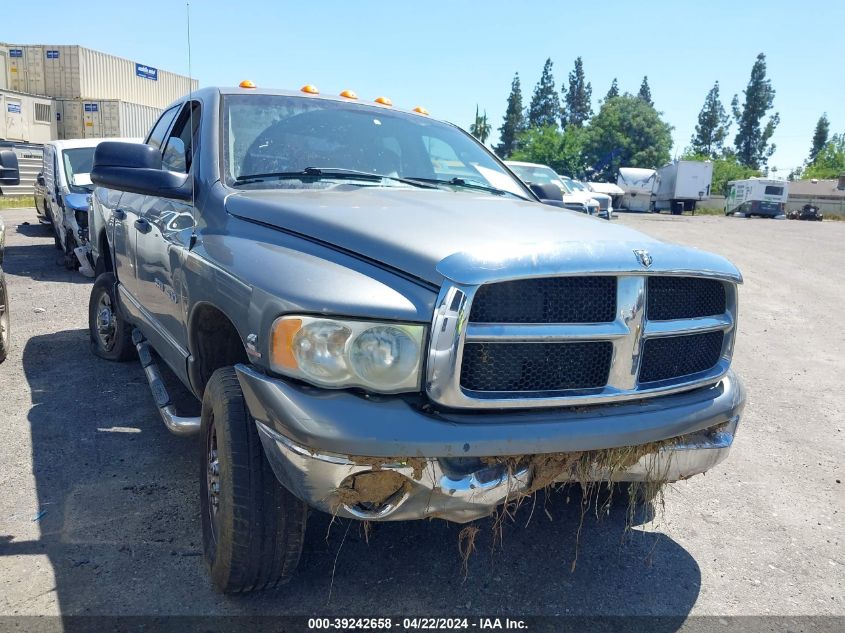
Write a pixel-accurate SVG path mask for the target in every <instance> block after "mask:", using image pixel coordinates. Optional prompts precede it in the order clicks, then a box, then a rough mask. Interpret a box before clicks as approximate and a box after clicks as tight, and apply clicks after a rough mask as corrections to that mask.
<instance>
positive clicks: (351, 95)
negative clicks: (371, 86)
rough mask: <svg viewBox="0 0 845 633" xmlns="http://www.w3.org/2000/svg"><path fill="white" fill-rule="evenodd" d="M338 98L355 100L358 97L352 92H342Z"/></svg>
mask: <svg viewBox="0 0 845 633" xmlns="http://www.w3.org/2000/svg"><path fill="white" fill-rule="evenodd" d="M340 96H341V97H343V98H344V99H357V98H358V95H357V94H355V91H354V90H344V91H343V92H341V93H340Z"/></svg>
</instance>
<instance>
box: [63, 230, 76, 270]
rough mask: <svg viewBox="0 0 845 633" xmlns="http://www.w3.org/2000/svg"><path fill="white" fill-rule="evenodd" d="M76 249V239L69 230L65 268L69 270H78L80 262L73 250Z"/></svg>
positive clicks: (66, 235) (66, 237) (66, 236)
mask: <svg viewBox="0 0 845 633" xmlns="http://www.w3.org/2000/svg"><path fill="white" fill-rule="evenodd" d="M74 248H76V239H75V238H74V237H73V232H72V231H71V230H70V229H68V230H67V232H66V233H65V268H67V269H68V270H78V269H79V260H78V259H77V257H76V253H74V252H73V249H74Z"/></svg>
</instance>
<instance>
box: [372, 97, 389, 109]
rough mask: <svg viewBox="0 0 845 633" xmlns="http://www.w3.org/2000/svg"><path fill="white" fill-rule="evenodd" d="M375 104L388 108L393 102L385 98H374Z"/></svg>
mask: <svg viewBox="0 0 845 633" xmlns="http://www.w3.org/2000/svg"><path fill="white" fill-rule="evenodd" d="M375 102H376V103H380V104H381V105H383V106H388V107H390V106H392V105H393V102H392V101H391V100H390V99H389V98H387V97H376V98H375Z"/></svg>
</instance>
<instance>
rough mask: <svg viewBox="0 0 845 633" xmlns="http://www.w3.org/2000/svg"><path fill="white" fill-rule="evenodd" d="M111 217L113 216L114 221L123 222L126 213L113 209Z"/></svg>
mask: <svg viewBox="0 0 845 633" xmlns="http://www.w3.org/2000/svg"><path fill="white" fill-rule="evenodd" d="M112 215H113V216H114V219H115V220H125V219H126V211H124V210H123V209H115V210H114V211H113V212H112Z"/></svg>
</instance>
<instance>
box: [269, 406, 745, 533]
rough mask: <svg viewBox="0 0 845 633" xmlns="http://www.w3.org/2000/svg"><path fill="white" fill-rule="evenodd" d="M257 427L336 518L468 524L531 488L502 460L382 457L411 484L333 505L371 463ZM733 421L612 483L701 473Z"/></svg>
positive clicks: (284, 477)
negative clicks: (368, 499)
mask: <svg viewBox="0 0 845 633" xmlns="http://www.w3.org/2000/svg"><path fill="white" fill-rule="evenodd" d="M256 424H257V426H258V431H259V435H260V437H261V442H262V444H263V446H264V452H265V454H266V455H267V457H268V459H269V460H270V464H271V465H272V467H273V471H274V472H275V474H276V477H277V478H278V479H279V481H280V482H281V483H282V485H284V486H285V487H286V488H287V489H288V490H290V491H291V492H292V493H293V494H295V495H296V496H297V497H299V498H300V499H302V500H303V501H304V502H306V503H307V504H308V505H310V506H312V507H314V508H317V509H320V510H323V511H325V512H329V513H332V514H337V515H338V516H344V517H348V518H356V519H366V520H377V521H399V520H409V519H424V518H435V517H436V518H441V519H447V520H449V521H456V522H458V523H466V522H468V521H472V520H474V519H478V518H481V517H484V516H487V515H489V514H490V513H491V512H493V511H494V510H495V508H496V507H497V506H498V505H500V504H502V503H504V502H505V501H506V500H508V499H514V498H516V496H518V495H519V493H520V492H523V491H525V490H527V489H528V488H529V487H530V485H531V481H530V475H529V473H528V471H527V470H522V471H519V472H515V473H511V474H508V472H507V470H506V468H505V467H504V466H502V465H495V466H481V467H477V468H476V469H474V470H473V469H466V468H461V467H460V464H458V465H457V466H456V463H455V460H452V459H448V458H444V459H440V458H426V459H424V460H418V461H422V465H420V464H419V463H417V464H410V463H407V462H399V463H390V460H385V463H384V464H380V465H379V469H380V470H391V471H395V472H397V473H399V474H401V475H403V476H404V477H406V478H407V480H408V482H410V484H409V485H408V486H406V487H405V488H404V489H400V490H399V491H397V492H396V493H395V495H394V496H393V497H391V498H389V499H388V500H387V501H385V502H384V503H383V504H381V505H380V506H378V507H377V508H376V509H373V508H364V507H362V506H350V505H346V504H338V503H336V502H335V501H333V494H334V493H335V491H337V490H338V489H339V488H341V486H342V483H343V481H344V480H345V479H347V478H348V477H349V476H350V475H355V474H358V473H365V472H370V471H372V470H374V468H373V465H372V461H371V460H367V461H369V462H370V463H369V464H360V463H358V464H356V463H355V462H354V461H353V458H350V457H348V456H344V455H339V454H334V453H323V452H316V451H314V450H311V449H309V448H307V447H305V446H302V445H300V444H297V443H296V442H294V441H292V440H290V439H289V438H287V437H285V436H284V435H282V434H281V433H279V432H277V431H275V430H273V429H272V428H270V427H269V426H267V425H266V424H263V423H261V422H257V423H256ZM738 424H739V415H736V416H734V417H733V418H731V419H730V420H729V421H728V422H727V423H723V424H720V425H718V426H717V427H711V428H708V429H703V430H700V431H697V432H695V433H692V434H687V435H685V436H684V438H685V441H684V443H680V444H675V445H674V446H672V448H671V449H664V450H661V451H659V452H658V453H656V454H651V455H647V456H645V457H643V458H642V459H640V461H639V462H637V463H636V464H634V465H633V466H631V467H630V468H628V469H627V470H625V471H624V472H621V473H618V474H617V475H616V476H615V477H614V481H642V480H645V479H646V478H647V477H648V474H649V473H660V477H661V478H665V479H666V480H668V481H678V480H681V479H686V478H688V477H691V476H693V475H697V474H699V473H703V472H704V471H706V470H708V469H710V468H712V467H713V466H715V465H716V464H718V463H719V462H721V461H722V460H724V459H725V458H726V457H727V455H728V452H729V451H730V448H731V444H732V443H733V439H734V435H735V434H736V430H737V426H738ZM359 461H360V459H359ZM415 467H416V468H415ZM415 470H416V472H415ZM591 479H592V480H594V481H606V480H607V479H608V474H607V473H603V472H599V471H596V472H594V473H592V475H591Z"/></svg>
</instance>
